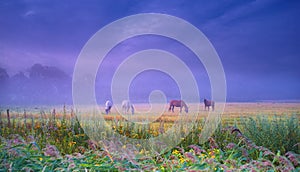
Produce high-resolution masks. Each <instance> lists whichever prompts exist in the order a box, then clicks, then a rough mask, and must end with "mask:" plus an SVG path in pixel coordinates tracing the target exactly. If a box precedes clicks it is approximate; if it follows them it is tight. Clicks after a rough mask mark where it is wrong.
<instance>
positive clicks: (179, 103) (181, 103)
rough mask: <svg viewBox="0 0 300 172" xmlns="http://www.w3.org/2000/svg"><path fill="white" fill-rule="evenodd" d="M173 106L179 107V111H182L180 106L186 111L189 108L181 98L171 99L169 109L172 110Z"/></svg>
mask: <svg viewBox="0 0 300 172" xmlns="http://www.w3.org/2000/svg"><path fill="white" fill-rule="evenodd" d="M174 107H180V112H181V111H182V107H184V111H185V112H186V113H188V111H189V109H188V107H187V105H186V104H185V102H184V101H183V100H171V101H170V107H169V111H171V110H172V112H174Z"/></svg>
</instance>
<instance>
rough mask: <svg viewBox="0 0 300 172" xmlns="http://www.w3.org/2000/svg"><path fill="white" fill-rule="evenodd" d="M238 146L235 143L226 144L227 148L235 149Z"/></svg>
mask: <svg viewBox="0 0 300 172" xmlns="http://www.w3.org/2000/svg"><path fill="white" fill-rule="evenodd" d="M235 146H236V144H235V143H228V145H227V146H226V148H227V149H233V148H234V147H235Z"/></svg>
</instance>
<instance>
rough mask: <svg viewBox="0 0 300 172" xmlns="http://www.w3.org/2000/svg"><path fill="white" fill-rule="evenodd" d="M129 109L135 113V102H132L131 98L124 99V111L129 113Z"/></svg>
mask: <svg viewBox="0 0 300 172" xmlns="http://www.w3.org/2000/svg"><path fill="white" fill-rule="evenodd" d="M129 109H131V114H132V115H133V114H134V107H133V104H131V103H130V101H129V100H123V101H122V111H123V112H124V113H128V111H129Z"/></svg>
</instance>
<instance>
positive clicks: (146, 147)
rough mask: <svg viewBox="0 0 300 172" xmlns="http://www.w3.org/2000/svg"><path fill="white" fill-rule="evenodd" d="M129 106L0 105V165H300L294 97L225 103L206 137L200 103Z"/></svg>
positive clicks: (120, 167)
mask: <svg viewBox="0 0 300 172" xmlns="http://www.w3.org/2000/svg"><path fill="white" fill-rule="evenodd" d="M134 106H135V114H134V115H132V114H129V113H128V114H125V115H122V114H120V113H119V112H118V110H117V108H116V107H118V105H116V106H113V108H112V110H111V113H110V114H107V115H106V114H105V113H104V107H102V106H100V107H97V108H90V109H89V110H88V111H81V110H78V109H72V107H70V106H58V107H42V106H41V107H32V108H26V107H14V108H9V107H2V108H1V120H0V127H1V130H0V132H1V144H0V149H1V152H0V156H1V158H0V171H7V170H12V171H37V170H38V171H40V170H43V171H81V170H88V171H124V170H137V171H198V170H200V171H202V170H205V171H236V170H240V171H251V170H252V171H299V170H300V155H299V154H300V128H299V122H300V121H299V119H300V103H226V106H225V109H224V112H223V114H222V115H221V116H218V118H217V119H218V121H217V122H216V123H217V126H216V130H215V132H213V134H212V135H211V136H209V138H208V139H207V141H205V142H201V141H200V140H199V139H200V137H201V134H203V133H201V132H202V131H203V128H204V126H205V124H206V122H207V121H208V119H209V118H208V115H209V111H207V110H204V107H203V105H202V104H200V105H199V104H189V105H188V107H189V112H188V113H185V112H184V111H183V112H182V113H179V109H177V108H175V112H169V111H168V106H167V105H165V106H164V105H153V107H152V109H149V108H150V106H148V105H145V104H136V105H134ZM216 106H218V104H216ZM161 107H164V108H165V109H164V111H162V112H160V111H161ZM197 108H199V110H197ZM7 109H9V111H7ZM148 110H151V111H148ZM153 112H157V113H153ZM210 112H211V111H210ZM160 114H162V115H160ZM210 115H211V114H210ZM156 138H159V139H157V140H156Z"/></svg>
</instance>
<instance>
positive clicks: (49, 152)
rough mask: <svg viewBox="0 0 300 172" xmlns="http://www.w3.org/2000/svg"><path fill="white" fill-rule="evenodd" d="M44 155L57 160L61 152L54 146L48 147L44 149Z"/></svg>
mask: <svg viewBox="0 0 300 172" xmlns="http://www.w3.org/2000/svg"><path fill="white" fill-rule="evenodd" d="M44 155H45V156H51V157H56V158H57V157H59V152H58V150H57V148H56V147H55V146H54V145H46V148H45V149H44Z"/></svg>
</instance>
